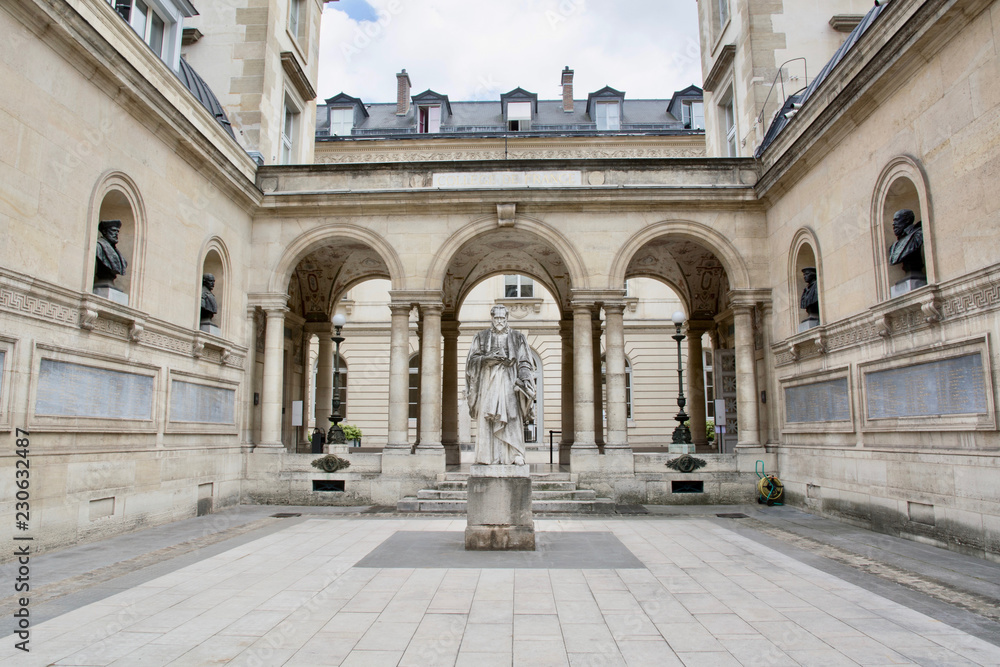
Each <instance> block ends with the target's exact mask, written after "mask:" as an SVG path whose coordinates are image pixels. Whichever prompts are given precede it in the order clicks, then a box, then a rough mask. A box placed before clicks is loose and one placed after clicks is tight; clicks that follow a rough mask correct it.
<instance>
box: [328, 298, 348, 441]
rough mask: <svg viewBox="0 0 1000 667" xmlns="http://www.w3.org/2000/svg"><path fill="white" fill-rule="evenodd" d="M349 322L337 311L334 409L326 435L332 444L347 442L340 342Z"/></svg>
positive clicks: (342, 340) (335, 325) (335, 322)
mask: <svg viewBox="0 0 1000 667" xmlns="http://www.w3.org/2000/svg"><path fill="white" fill-rule="evenodd" d="M346 323H347V318H346V317H344V316H343V315H341V314H340V313H337V314H336V315H334V316H333V342H334V345H336V346H337V349H336V351H335V352H334V354H333V410H332V411H331V412H330V422H331V425H330V432H329V433H327V435H326V441H327V442H328V443H329V444H331V445H343V444H346V443H347V438H345V437H344V431H343V429H341V428H340V420H342V419H343V417H341V416H340V344H341V343H343V342H344V337H343V336H341V335H340V330H341V329H342V328H343V326H344V325H345V324H346Z"/></svg>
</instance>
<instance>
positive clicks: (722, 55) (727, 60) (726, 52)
mask: <svg viewBox="0 0 1000 667" xmlns="http://www.w3.org/2000/svg"><path fill="white" fill-rule="evenodd" d="M735 59H736V45H735V44H726V45H725V46H723V47H722V49H721V50H720V51H719V56H718V57H717V58H716V59H715V64H714V65H712V71H710V72H709V73H708V76H706V77H705V84H704V85H703V86H702V87H701V89H702V90H704V91H706V92H709V93H710V92H712V91H714V90H715V87H716V86H717V85H719V83H720V82H721V81H722V77H723V76H724V75H725V74H726V72H727V71H728V70H729V69H730V68H731V67H732V66H733V61H734V60H735Z"/></svg>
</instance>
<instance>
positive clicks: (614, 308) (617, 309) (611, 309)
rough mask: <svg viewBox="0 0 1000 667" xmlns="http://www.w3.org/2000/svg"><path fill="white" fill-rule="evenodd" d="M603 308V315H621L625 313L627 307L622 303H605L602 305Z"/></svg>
mask: <svg viewBox="0 0 1000 667" xmlns="http://www.w3.org/2000/svg"><path fill="white" fill-rule="evenodd" d="M601 307H602V308H604V314H605V315H607V314H608V313H613V314H615V315H622V314H624V313H625V309H626V308H627V307H628V306H626V305H625V302H624V301H605V302H604V303H603V304H602V305H601Z"/></svg>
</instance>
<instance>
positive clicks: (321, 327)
mask: <svg viewBox="0 0 1000 667" xmlns="http://www.w3.org/2000/svg"><path fill="white" fill-rule="evenodd" d="M302 328H303V330H304V331H305V332H306V333H310V334H317V335H322V334H333V322H306V323H305V325H304V326H303V327H302Z"/></svg>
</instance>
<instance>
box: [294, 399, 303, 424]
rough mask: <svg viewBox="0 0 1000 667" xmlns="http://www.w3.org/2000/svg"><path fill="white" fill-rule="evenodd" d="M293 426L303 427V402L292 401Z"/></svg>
mask: <svg viewBox="0 0 1000 667" xmlns="http://www.w3.org/2000/svg"><path fill="white" fill-rule="evenodd" d="M292 426H302V401H292Z"/></svg>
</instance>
